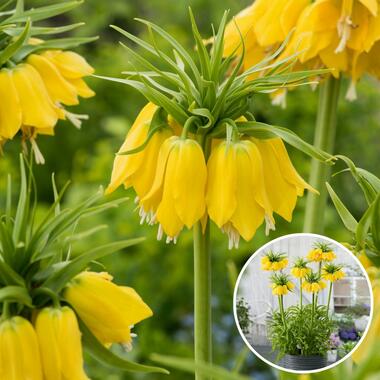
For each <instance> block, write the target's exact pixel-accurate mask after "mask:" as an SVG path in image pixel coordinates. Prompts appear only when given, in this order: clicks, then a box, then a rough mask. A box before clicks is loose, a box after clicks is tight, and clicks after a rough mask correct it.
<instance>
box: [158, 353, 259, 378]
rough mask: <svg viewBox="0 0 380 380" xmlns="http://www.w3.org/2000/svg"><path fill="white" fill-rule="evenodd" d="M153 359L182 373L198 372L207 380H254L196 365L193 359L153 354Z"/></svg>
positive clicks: (214, 366)
mask: <svg viewBox="0 0 380 380" xmlns="http://www.w3.org/2000/svg"><path fill="white" fill-rule="evenodd" d="M151 359H152V360H153V361H155V362H157V363H160V364H162V365H165V366H168V367H172V368H175V369H178V370H180V371H184V372H188V373H193V374H194V373H195V372H197V373H199V374H201V375H202V376H204V377H207V378H208V377H210V378H213V379H218V380H252V378H250V377H248V376H244V375H239V374H237V373H233V372H230V371H228V370H226V369H224V368H222V367H219V366H216V365H212V364H207V363H198V364H195V362H194V360H193V359H185V358H179V357H175V356H164V355H158V354H152V355H151Z"/></svg>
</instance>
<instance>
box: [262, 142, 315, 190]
mask: <svg viewBox="0 0 380 380" xmlns="http://www.w3.org/2000/svg"><path fill="white" fill-rule="evenodd" d="M269 144H271V145H272V147H273V151H274V153H275V155H276V157H277V161H278V163H279V166H280V171H281V173H282V174H283V176H284V178H285V179H286V181H288V182H289V183H291V184H292V185H294V186H296V188H297V194H298V195H302V194H303V190H304V189H308V190H310V191H313V192H317V191H316V190H315V189H314V188H313V187H312V186H310V185H309V184H308V183H307V182H306V181H304V180H303V178H302V177H301V176H300V175H299V174H298V172H297V171H296V169H295V168H294V166H293V164H292V161H291V160H290V157H289V155H288V152H287V150H286V148H285V144H284V142H283V141H282V140H281V139H280V138H275V139H270V140H269Z"/></svg>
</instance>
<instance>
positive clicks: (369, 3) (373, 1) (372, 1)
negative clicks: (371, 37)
mask: <svg viewBox="0 0 380 380" xmlns="http://www.w3.org/2000/svg"><path fill="white" fill-rule="evenodd" d="M359 1H360V2H361V3H362V4H363V5H364V6H365V7H366V8H367V9H368V10H369V11H370V12H371V13H372V15H373V16H377V12H378V8H379V5H378V0H359Z"/></svg>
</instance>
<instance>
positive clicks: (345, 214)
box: [326, 182, 358, 233]
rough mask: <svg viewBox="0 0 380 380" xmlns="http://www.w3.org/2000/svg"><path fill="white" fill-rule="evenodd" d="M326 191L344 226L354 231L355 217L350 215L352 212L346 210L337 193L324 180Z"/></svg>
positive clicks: (356, 224) (355, 226) (356, 223)
mask: <svg viewBox="0 0 380 380" xmlns="http://www.w3.org/2000/svg"><path fill="white" fill-rule="evenodd" d="M326 187H327V191H328V192H329V194H330V198H331V200H332V201H333V203H334V206H335V209H336V211H337V212H338V214H339V216H340V218H341V219H342V222H343V224H344V226H345V227H346V228H347V229H348V230H349V231H351V232H353V233H355V231H356V228H357V226H358V222H357V221H356V219H355V218H354V217H353V216H352V214H351V213H350V212H349V211H348V209H347V207H346V206H345V205H344V204H343V202H342V201H341V200H340V198H339V197H338V195H337V194H336V193H335V191H334V190H333V188H332V187H331V186H330V184H329V183H327V182H326Z"/></svg>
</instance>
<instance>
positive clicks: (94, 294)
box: [64, 272, 153, 345]
mask: <svg viewBox="0 0 380 380" xmlns="http://www.w3.org/2000/svg"><path fill="white" fill-rule="evenodd" d="M64 298H65V299H66V300H67V301H68V302H69V303H70V304H71V305H72V306H73V307H74V309H75V311H76V312H77V313H78V315H79V317H80V318H81V320H82V321H83V322H84V323H85V324H86V326H87V327H88V328H89V329H90V330H91V332H92V333H93V334H94V335H95V336H96V337H97V338H98V339H99V341H101V342H102V343H104V344H110V343H123V344H126V345H130V344H131V342H132V337H131V327H132V326H133V325H135V324H136V323H138V322H140V321H142V320H143V319H146V318H148V317H150V316H152V315H153V313H152V310H151V309H150V308H149V306H148V305H146V304H145V303H144V301H143V300H142V299H141V298H140V296H139V295H138V294H137V293H136V292H135V291H134V290H133V289H132V288H127V287H121V286H117V285H116V284H114V283H113V282H112V276H110V275H109V274H108V273H96V272H82V273H80V274H79V275H78V276H76V277H75V278H74V279H73V280H72V281H71V282H70V283H69V284H68V285H67V287H66V288H65V290H64Z"/></svg>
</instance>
